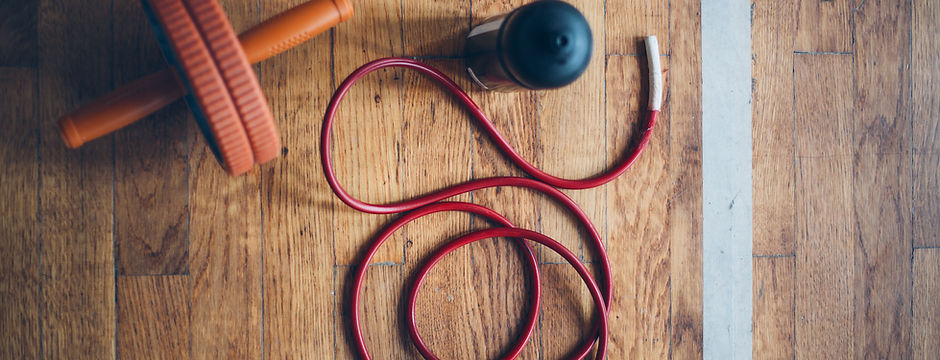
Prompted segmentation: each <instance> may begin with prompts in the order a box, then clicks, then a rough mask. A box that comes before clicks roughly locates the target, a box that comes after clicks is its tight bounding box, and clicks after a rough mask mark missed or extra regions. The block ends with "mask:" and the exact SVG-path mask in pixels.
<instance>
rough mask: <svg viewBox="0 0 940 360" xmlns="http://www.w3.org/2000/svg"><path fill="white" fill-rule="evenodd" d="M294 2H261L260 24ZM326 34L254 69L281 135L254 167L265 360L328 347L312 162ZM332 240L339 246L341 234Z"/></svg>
mask: <svg viewBox="0 0 940 360" xmlns="http://www.w3.org/2000/svg"><path fill="white" fill-rule="evenodd" d="M300 3H302V1H299V0H281V1H265V2H262V3H261V18H265V19H266V18H269V17H272V16H274V15H276V14H278V13H280V12H281V11H284V10H287V9H288V8H290V7H291V6H294V5H297V4H300ZM330 40H331V35H330V33H329V32H327V33H324V34H322V35H320V36H317V37H315V38H313V39H311V40H310V41H308V42H305V43H303V44H301V45H298V46H297V47H295V48H293V49H291V50H290V51H287V52H285V53H283V54H281V55H278V56H277V57H275V58H273V59H270V60H267V61H265V62H263V63H261V69H260V71H259V76H260V80H261V86H262V89H263V90H264V92H265V94H266V95H267V99H268V103H269V104H270V106H271V111H272V112H273V113H274V114H275V118H276V119H277V123H278V128H279V130H280V134H281V140H282V144H283V147H284V148H283V150H282V152H281V156H280V157H279V158H278V159H276V160H275V161H272V162H270V163H268V164H265V165H264V166H262V167H261V180H262V181H261V189H262V190H261V204H262V215H263V218H262V224H263V238H264V240H263V241H264V253H263V258H264V278H263V284H264V347H265V348H264V357H265V358H268V359H282V358H289V357H297V358H305V359H312V358H318V357H322V356H324V354H326V353H332V351H333V349H334V348H335V344H334V341H335V338H334V336H333V331H334V328H333V327H332V326H327V325H328V324H330V323H331V322H332V321H333V316H334V315H333V313H334V311H335V310H334V304H333V301H334V297H335V296H336V295H335V294H334V293H333V286H334V273H333V264H334V263H335V259H334V257H333V240H334V234H333V233H332V232H330V231H329V229H330V228H331V227H332V226H333V225H332V224H333V201H334V200H333V192H332V191H331V190H330V188H329V186H328V185H327V183H326V178H325V177H324V175H323V169H322V167H321V165H320V161H319V159H320V158H319V155H318V154H319V147H318V144H319V143H318V142H317V141H314V140H313V139H319V137H320V121H318V120H319V116H320V115H321V112H322V111H323V109H325V108H326V104H327V102H328V101H329V95H330V93H331V91H332V89H333V84H332V81H331V75H332V72H331V69H330V67H329V66H325V64H329V63H330V58H331V56H332V50H331V48H330ZM337 238H339V239H342V236H341V234H337Z"/></svg>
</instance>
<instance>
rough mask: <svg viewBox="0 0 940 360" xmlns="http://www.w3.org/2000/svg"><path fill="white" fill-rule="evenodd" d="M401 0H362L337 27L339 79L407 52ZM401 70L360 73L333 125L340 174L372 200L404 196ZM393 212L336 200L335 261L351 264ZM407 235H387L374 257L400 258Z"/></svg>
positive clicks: (352, 190)
mask: <svg viewBox="0 0 940 360" xmlns="http://www.w3.org/2000/svg"><path fill="white" fill-rule="evenodd" d="M400 5H401V3H400V1H399V0H380V1H369V2H362V3H358V4H357V5H356V13H357V14H360V15H356V16H353V17H352V18H350V19H349V20H348V21H346V22H344V23H342V24H340V25H338V26H337V27H336V28H335V29H334V41H333V44H334V49H333V51H334V55H335V60H334V63H333V67H334V69H333V75H334V77H335V81H336V83H337V84H339V82H340V81H342V80H343V79H344V78H346V76H347V75H349V73H351V72H353V70H355V69H356V68H358V67H359V66H361V65H363V64H365V63H366V62H369V61H372V60H375V59H378V58H381V57H386V56H395V55H401V54H402V35H401V29H402V27H401V16H402V14H401V6H400ZM401 82H402V70H399V69H391V70H381V71H378V72H376V73H374V74H372V75H369V76H367V77H365V78H363V79H362V80H361V81H360V82H359V83H358V84H357V85H356V86H355V87H353V88H352V89H351V90H350V91H349V93H348V94H347V95H346V98H345V104H344V105H343V106H340V108H339V111H338V113H337V115H336V122H335V123H334V126H333V163H334V165H335V167H336V176H337V177H338V178H339V181H340V183H341V184H342V185H343V186H344V187H345V188H346V190H347V191H348V192H349V193H350V194H351V195H352V196H354V197H356V198H358V199H360V200H363V201H367V202H374V203H389V202H393V201H398V200H400V199H402V198H403V195H402V191H403V190H402V189H403V186H402V176H401V169H400V167H399V164H398V161H399V160H400V158H399V150H400V146H401V133H402V127H403V121H402V106H401V101H402V99H401V96H400V91H401V86H402V83H401ZM391 218H392V217H391V216H378V215H370V214H364V213H361V212H359V211H356V210H353V209H352V208H350V207H348V206H346V205H345V204H343V203H341V202H340V201H339V200H335V205H334V221H333V231H335V232H337V233H338V234H342V236H338V237H336V240H335V243H334V249H335V250H334V251H335V253H336V262H337V264H342V265H347V264H353V263H355V262H356V261H357V259H358V257H359V251H360V249H361V248H362V244H365V243H366V242H367V241H369V240H370V239H371V238H372V236H373V235H374V234H375V233H376V232H377V231H378V230H379V229H380V228H381V227H382V226H383V225H384V224H385V223H386V222H387V221H388V220H389V219H391ZM403 246H404V240H402V237H401V236H397V237H395V238H393V239H390V240H389V242H388V243H387V244H386V245H385V246H384V247H383V249H382V250H381V251H380V252H379V253H378V254H377V255H376V258H375V261H376V262H395V263H401V262H402V261H403V257H404V254H403V251H404V248H403Z"/></svg>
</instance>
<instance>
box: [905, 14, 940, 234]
mask: <svg viewBox="0 0 940 360" xmlns="http://www.w3.org/2000/svg"><path fill="white" fill-rule="evenodd" d="M913 3H914V5H913V10H912V11H913V15H912V19H913V24H912V26H913V29H912V30H911V36H912V39H911V40H912V41H913V57H912V58H911V61H912V64H911V70H910V71H911V79H912V81H913V84H912V87H913V88H912V92H913V96H912V101H913V102H914V103H913V106H914V110H913V111H914V113H913V117H912V119H913V121H914V129H913V136H914V144H913V146H914V148H913V149H912V150H913V157H914V162H913V167H914V173H913V181H914V193H913V197H912V198H913V201H914V214H913V215H914V229H913V231H914V246H915V247H917V246H934V247H936V246H940V221H938V220H937V219H940V191H937V189H938V188H940V62H937V59H936V57H937V54H938V53H940V38H938V37H937V36H934V35H936V34H937V33H938V32H940V20H938V19H940V3H938V2H936V1H924V0H917V1H914V2H913Z"/></svg>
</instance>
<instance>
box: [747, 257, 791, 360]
mask: <svg viewBox="0 0 940 360" xmlns="http://www.w3.org/2000/svg"><path fill="white" fill-rule="evenodd" d="M795 262H796V261H795V260H794V257H791V256H785V257H755V258H754V259H753V266H754V277H753V279H754V282H753V287H752V293H753V295H752V296H753V299H754V352H753V356H754V358H755V359H793V358H794V352H793V351H794V342H793V337H794V324H793V322H794V319H793V311H794V286H793V285H794V284H793V278H794V275H795V273H794V272H795V268H794V267H795Z"/></svg>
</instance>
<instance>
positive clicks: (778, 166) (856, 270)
mask: <svg viewBox="0 0 940 360" xmlns="http://www.w3.org/2000/svg"><path fill="white" fill-rule="evenodd" d="M752 9H753V28H752V32H751V34H752V50H753V59H754V62H753V66H754V67H753V69H752V73H753V76H754V82H753V83H754V93H753V98H754V103H753V104H754V105H753V115H754V116H753V125H754V126H753V140H754V142H753V147H754V152H753V154H754V158H753V159H754V163H753V169H754V173H753V179H754V192H753V196H754V217H753V219H754V259H753V264H754V278H753V294H754V357H755V358H780V359H790V358H798V359H802V358H821V359H825V358H829V359H836V358H838V359H843V358H866V359H867V358H875V359H911V358H913V359H936V358H937V356H938V354H940V301H938V299H940V286H938V284H940V195H938V194H940V151H938V150H940V126H938V125H940V62H938V60H937V58H938V55H940V40H938V37H937V33H938V32H940V3H938V2H937V1H928V0H906V1H876V0H867V1H866V0H855V1H852V0H834V1H815V0H802V1H775V0H756V1H754V2H753V7H752Z"/></svg>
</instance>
